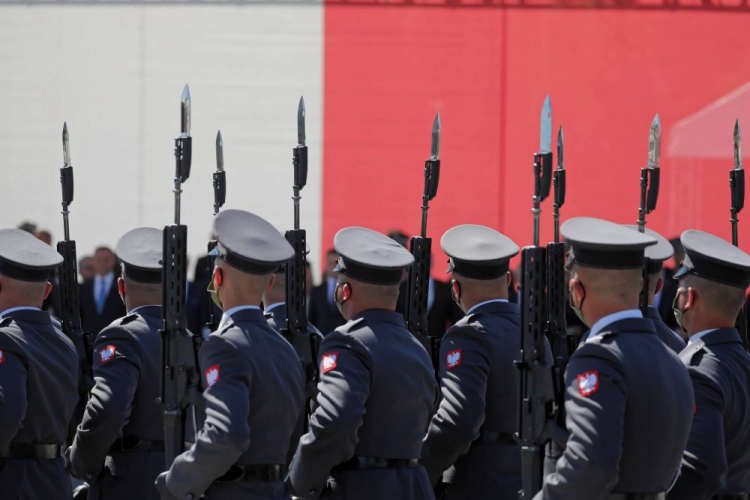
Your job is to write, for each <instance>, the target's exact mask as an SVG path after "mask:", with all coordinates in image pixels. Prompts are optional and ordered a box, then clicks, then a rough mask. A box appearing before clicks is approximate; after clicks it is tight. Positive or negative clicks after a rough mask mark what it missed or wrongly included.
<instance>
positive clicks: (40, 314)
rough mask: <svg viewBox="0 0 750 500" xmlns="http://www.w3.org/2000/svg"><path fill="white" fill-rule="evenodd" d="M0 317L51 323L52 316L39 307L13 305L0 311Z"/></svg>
mask: <svg viewBox="0 0 750 500" xmlns="http://www.w3.org/2000/svg"><path fill="white" fill-rule="evenodd" d="M0 317H3V318H6V317H8V318H13V319H15V320H20V321H30V322H32V323H42V324H46V325H49V324H51V323H52V318H50V315H49V313H48V312H45V311H42V310H41V309H39V308H38V307H12V308H10V309H6V310H5V311H3V312H2V313H0Z"/></svg>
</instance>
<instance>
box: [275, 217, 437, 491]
mask: <svg viewBox="0 0 750 500" xmlns="http://www.w3.org/2000/svg"><path fill="white" fill-rule="evenodd" d="M334 246H335V247H336V250H337V251H338V253H339V255H340V256H341V257H340V259H339V265H338V266H337V268H336V272H340V273H342V274H343V275H344V276H347V277H350V278H352V279H353V280H358V281H365V282H367V283H372V284H379V285H397V284H398V283H399V282H400V280H401V275H402V273H403V270H404V269H405V268H406V267H408V266H409V265H411V264H412V263H413V258H412V256H411V254H409V252H407V251H406V250H405V249H404V248H403V247H401V246H400V245H399V244H398V243H396V242H394V241H393V240H391V239H390V238H387V237H386V236H384V235H382V234H379V233H376V232H374V231H370V230H368V229H363V228H348V229H343V230H341V231H339V233H338V234H337V235H336V237H335V238H334ZM352 293H354V294H356V293H357V292H356V290H355V291H353V292H352ZM320 352H321V357H320V373H321V381H320V383H319V384H318V389H319V390H320V393H319V394H318V397H317V407H316V409H315V412H314V413H313V415H312V417H311V418H310V431H309V432H308V433H307V434H305V435H304V436H303V437H302V439H301V440H300V444H299V447H298V448H297V453H296V455H295V457H294V460H293V461H292V465H291V467H290V474H289V481H290V483H291V485H292V488H293V492H294V494H295V495H297V496H300V497H304V498H318V497H323V498H329V499H336V498H338V499H365V498H373V499H376V498H377V499H385V498H388V499H393V500H399V499H429V498H434V496H433V492H432V487H431V485H430V481H429V479H428V477H427V473H426V471H425V469H424V468H423V467H422V466H421V465H419V460H418V459H419V456H420V450H421V447H422V439H423V438H424V435H425V433H426V432H427V426H428V424H429V419H430V416H431V414H432V411H433V409H434V405H435V401H436V396H437V384H436V382H435V377H434V372H433V369H432V362H431V360H430V356H429V355H428V354H427V352H426V351H425V349H424V347H422V345H421V344H420V343H419V341H417V340H416V339H415V338H414V337H413V336H412V335H411V334H410V333H409V332H408V330H406V328H405V327H404V318H403V316H402V315H401V314H399V313H397V312H395V311H392V310H385V309H371V310H367V311H363V312H361V313H360V314H358V315H356V316H355V317H353V318H351V320H350V321H349V322H348V323H346V324H345V325H343V326H341V327H339V328H337V329H336V330H334V331H333V332H331V333H329V334H328V335H327V336H326V337H325V339H324V340H323V343H322V345H321V348H320Z"/></svg>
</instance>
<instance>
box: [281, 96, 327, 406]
mask: <svg viewBox="0 0 750 500" xmlns="http://www.w3.org/2000/svg"><path fill="white" fill-rule="evenodd" d="M305 112H306V109H305V98H304V97H300V100H299V105H298V106H297V146H295V147H294V149H293V150H292V164H293V166H294V184H293V187H292V192H293V195H292V200H293V201H294V229H292V230H289V231H287V232H286V234H285V236H286V240H287V241H288V242H289V244H290V245H291V246H292V248H293V249H294V257H292V259H291V260H290V261H289V262H287V263H286V264H285V265H284V272H285V277H286V285H285V289H284V294H285V300H286V327H285V328H282V329H281V334H282V335H283V336H284V337H286V339H287V340H289V342H290V343H292V344H293V345H295V343H293V342H292V339H293V338H294V337H299V336H307V337H309V342H310V353H311V361H312V362H311V363H309V364H306V366H305V376H306V378H307V381H308V384H314V383H315V381H317V380H318V363H317V359H318V349H319V348H320V340H321V336H320V335H317V334H309V333H308V321H307V304H306V302H307V291H306V286H307V285H306V284H307V279H306V273H307V266H306V260H307V232H306V231H305V230H304V229H300V200H301V199H302V197H301V196H300V192H301V191H302V189H304V187H305V185H307V142H306V141H307V139H306V137H305ZM305 408H306V411H308V412H309V411H310V405H309V404H307V405H305Z"/></svg>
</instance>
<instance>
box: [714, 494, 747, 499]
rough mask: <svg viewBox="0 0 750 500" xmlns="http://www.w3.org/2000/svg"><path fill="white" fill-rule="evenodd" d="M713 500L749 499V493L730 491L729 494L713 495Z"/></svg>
mask: <svg viewBox="0 0 750 500" xmlns="http://www.w3.org/2000/svg"><path fill="white" fill-rule="evenodd" d="M713 500H750V494H748V493H732V494H729V495H714V497H713Z"/></svg>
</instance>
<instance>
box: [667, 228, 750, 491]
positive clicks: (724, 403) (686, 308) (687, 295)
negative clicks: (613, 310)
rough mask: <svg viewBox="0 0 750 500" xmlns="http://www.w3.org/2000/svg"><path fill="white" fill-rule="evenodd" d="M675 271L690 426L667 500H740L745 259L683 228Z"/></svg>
mask: <svg viewBox="0 0 750 500" xmlns="http://www.w3.org/2000/svg"><path fill="white" fill-rule="evenodd" d="M681 239H682V244H683V245H684V246H685V252H686V257H685V260H684V261H683V264H682V267H681V268H680V269H679V270H678V271H677V272H676V273H675V278H676V279H679V283H680V287H679V288H678V290H677V295H676V299H675V301H674V305H673V307H674V312H675V316H676V321H677V324H678V325H680V326H681V328H683V329H684V330H686V331H687V333H688V335H689V338H690V341H689V343H688V345H687V347H686V348H685V349H684V350H683V351H682V352H681V353H680V359H681V360H682V362H683V363H684V364H685V366H687V370H688V373H689V374H690V379H691V380H692V383H693V390H694V392H695V406H694V407H693V419H692V427H691V428H690V438H689V440H688V443H687V446H686V447H685V453H684V454H683V456H682V464H681V466H680V473H679V476H678V477H677V482H676V483H675V485H674V488H673V489H672V490H671V491H670V492H669V499H670V500H671V499H696V500H698V499H705V498H715V499H746V498H748V494H750V421H749V420H748V418H747V414H748V412H750V354H748V353H747V351H745V348H744V347H743V346H742V341H741V340H740V335H739V333H738V332H737V329H736V328H735V326H734V325H735V320H736V319H737V315H738V313H739V312H740V308H741V307H742V304H743V303H744V300H745V290H746V289H747V286H748V285H750V256H748V254H746V253H745V252H743V251H742V250H740V249H739V248H737V247H735V246H733V245H732V244H730V243H729V242H728V241H725V240H723V239H721V238H718V237H716V236H714V235H712V234H709V233H706V232H703V231H685V232H684V233H682V237H681Z"/></svg>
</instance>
